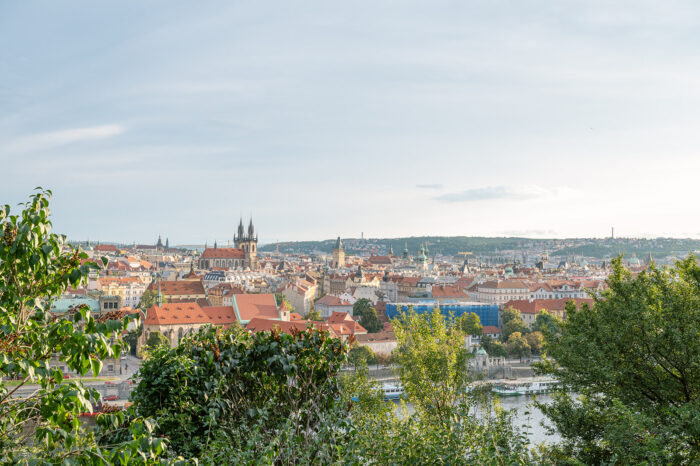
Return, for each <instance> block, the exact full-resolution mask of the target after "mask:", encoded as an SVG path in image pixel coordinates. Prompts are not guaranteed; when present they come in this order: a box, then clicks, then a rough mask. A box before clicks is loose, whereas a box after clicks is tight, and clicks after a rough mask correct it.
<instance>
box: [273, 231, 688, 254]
mask: <svg viewBox="0 0 700 466" xmlns="http://www.w3.org/2000/svg"><path fill="white" fill-rule="evenodd" d="M335 242H336V240H335V239H328V240H324V241H295V242H284V243H279V244H280V245H279V250H280V252H284V253H301V254H313V253H327V254H329V253H331V252H332V251H333V247H334V245H335ZM343 244H344V247H345V251H346V253H349V254H361V253H368V252H371V251H372V250H374V253H375V254H376V255H384V254H387V253H388V251H389V247H390V246H392V247H393V249H394V255H396V256H400V255H401V254H402V253H403V250H404V245H405V246H406V247H407V248H408V251H409V254H411V255H415V254H417V252H418V249H419V248H420V247H421V246H422V245H424V244H427V246H428V249H429V253H430V255H431V256H432V255H434V254H438V253H439V254H443V255H456V254H458V253H459V252H471V253H472V254H473V255H475V256H490V257H506V258H507V257H508V256H511V255H520V254H522V253H524V252H529V253H535V252H537V251H547V252H548V253H549V254H550V255H554V256H585V257H595V258H600V259H603V258H606V257H614V256H616V255H618V254H624V255H632V254H635V255H636V256H637V257H640V258H646V257H648V255H649V254H651V255H652V257H653V258H657V259H660V258H664V257H667V256H678V257H681V256H685V255H687V254H688V253H690V252H694V251H700V240H696V239H679V238H654V239H636V238H615V239H611V238H569V239H532V238H518V237H501V238H498V237H480V236H412V237H405V238H368V239H360V238H343ZM276 247H277V243H271V244H266V245H263V246H261V247H260V251H261V252H273V251H275V250H276Z"/></svg>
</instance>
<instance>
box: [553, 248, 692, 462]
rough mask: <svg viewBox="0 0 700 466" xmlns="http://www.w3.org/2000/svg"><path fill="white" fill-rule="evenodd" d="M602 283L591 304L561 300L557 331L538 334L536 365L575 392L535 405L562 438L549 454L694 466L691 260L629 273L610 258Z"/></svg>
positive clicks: (579, 458) (587, 458)
mask: <svg viewBox="0 0 700 466" xmlns="http://www.w3.org/2000/svg"><path fill="white" fill-rule="evenodd" d="M608 285H609V289H607V290H606V291H604V292H603V293H602V295H601V296H600V297H596V298H595V303H594V305H593V306H587V305H585V304H584V305H583V306H581V309H580V310H576V308H575V306H573V305H571V304H570V305H569V306H568V307H567V315H568V319H567V320H566V321H564V322H562V323H561V324H560V327H561V329H560V332H558V333H556V334H552V333H547V332H545V344H544V346H545V350H546V351H547V355H548V358H547V359H545V360H544V361H543V363H542V364H541V365H540V370H541V371H543V372H545V373H547V374H551V375H554V376H556V377H557V378H558V379H559V380H560V381H561V382H562V383H563V384H564V386H565V387H566V388H568V389H569V390H570V391H571V392H573V393H578V394H580V396H578V397H573V396H570V395H568V394H566V393H561V394H559V395H558V396H557V398H556V401H555V403H553V404H552V405H548V406H542V409H543V411H544V412H545V413H546V414H547V416H548V417H549V418H550V419H551V420H552V421H553V422H554V424H555V425H556V427H557V428H558V430H559V432H560V433H561V434H562V436H563V438H564V440H565V441H564V443H563V444H562V445H561V446H560V447H559V452H560V453H561V454H562V455H564V456H573V457H575V458H577V459H578V460H580V461H583V462H584V463H589V464H592V463H597V464H600V463H608V462H616V463H624V464H634V463H641V462H650V463H651V464H662V463H663V464H697V462H698V461H700V338H698V335H700V267H698V264H697V260H696V258H695V257H693V256H690V257H688V258H687V259H685V260H683V261H679V262H677V263H676V265H675V266H674V267H671V268H657V267H656V266H651V267H650V268H649V270H647V271H642V272H640V273H639V274H638V275H637V276H634V275H632V274H631V273H630V272H629V271H628V270H627V269H625V267H624V266H623V265H622V260H621V258H617V259H615V260H614V261H613V272H612V273H611V275H610V276H609V277H608Z"/></svg>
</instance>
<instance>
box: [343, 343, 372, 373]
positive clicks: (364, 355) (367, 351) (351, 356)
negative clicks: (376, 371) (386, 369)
mask: <svg viewBox="0 0 700 466" xmlns="http://www.w3.org/2000/svg"><path fill="white" fill-rule="evenodd" d="M348 362H349V363H350V364H351V365H353V366H354V367H355V369H357V368H358V367H361V366H366V365H368V364H376V363H377V357H376V356H375V355H374V352H373V351H372V349H371V348H369V347H367V346H364V345H357V344H356V345H355V346H353V347H352V348H351V349H350V352H349V353H348Z"/></svg>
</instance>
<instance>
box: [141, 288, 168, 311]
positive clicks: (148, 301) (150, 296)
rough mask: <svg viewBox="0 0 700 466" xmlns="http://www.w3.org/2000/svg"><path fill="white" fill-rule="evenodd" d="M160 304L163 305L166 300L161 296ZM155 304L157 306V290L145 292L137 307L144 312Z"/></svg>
mask: <svg viewBox="0 0 700 466" xmlns="http://www.w3.org/2000/svg"><path fill="white" fill-rule="evenodd" d="M161 302H162V303H163V304H165V303H167V302H168V298H166V297H165V296H163V295H161ZM156 304H158V290H146V291H144V292H143V294H142V295H141V300H140V301H139V306H138V307H139V308H141V309H143V310H144V311H147V310H149V309H150V308H152V307H153V306H155V305H156Z"/></svg>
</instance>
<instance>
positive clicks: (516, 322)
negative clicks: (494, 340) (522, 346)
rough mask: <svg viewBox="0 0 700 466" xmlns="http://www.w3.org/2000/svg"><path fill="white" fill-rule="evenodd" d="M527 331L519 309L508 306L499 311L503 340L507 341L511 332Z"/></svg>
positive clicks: (521, 332)
mask: <svg viewBox="0 0 700 466" xmlns="http://www.w3.org/2000/svg"><path fill="white" fill-rule="evenodd" d="M527 331H528V328H527V325H526V324H525V321H524V320H523V319H522V317H521V316H520V311H518V310H517V309H513V308H512V307H509V308H506V309H504V310H503V311H502V312H501V339H502V340H503V341H504V342H507V341H508V339H509V338H510V336H511V334H513V333H515V332H518V333H520V334H523V333H527Z"/></svg>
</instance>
